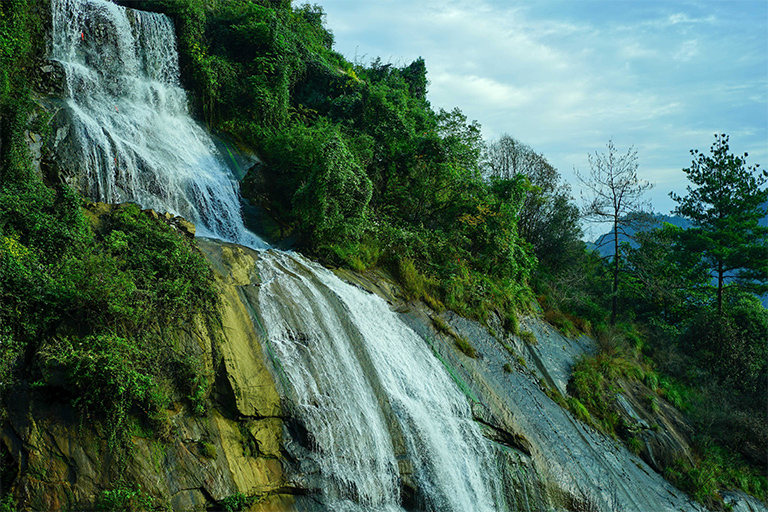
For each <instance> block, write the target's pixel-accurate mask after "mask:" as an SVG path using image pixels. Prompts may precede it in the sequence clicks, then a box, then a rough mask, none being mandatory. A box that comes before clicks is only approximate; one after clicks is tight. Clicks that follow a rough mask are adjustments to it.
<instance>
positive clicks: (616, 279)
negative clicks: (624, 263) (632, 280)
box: [611, 221, 619, 325]
mask: <svg viewBox="0 0 768 512" xmlns="http://www.w3.org/2000/svg"><path fill="white" fill-rule="evenodd" d="M613 248H614V256H613V293H612V294H611V295H612V298H611V325H613V324H615V323H616V310H617V309H618V306H619V223H618V221H617V222H614V223H613Z"/></svg>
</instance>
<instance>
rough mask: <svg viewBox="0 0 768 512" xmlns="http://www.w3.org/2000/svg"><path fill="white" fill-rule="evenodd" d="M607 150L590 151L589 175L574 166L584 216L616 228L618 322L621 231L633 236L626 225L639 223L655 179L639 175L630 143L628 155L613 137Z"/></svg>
mask: <svg viewBox="0 0 768 512" xmlns="http://www.w3.org/2000/svg"><path fill="white" fill-rule="evenodd" d="M607 148H608V152H607V153H598V152H595V154H594V155H588V158H589V167H590V171H589V175H588V176H584V175H583V174H582V173H581V172H579V170H578V169H575V170H574V171H575V173H576V177H577V178H578V180H579V181H580V182H581V184H582V185H583V186H584V188H583V189H582V201H583V206H582V217H583V218H584V219H586V220H588V221H592V222H598V223H606V224H607V223H610V224H611V227H612V231H613V243H614V256H613V287H612V290H611V291H612V293H611V323H612V324H613V323H615V322H616V310H617V307H618V290H619V269H620V268H621V252H620V251H619V235H624V236H625V237H629V238H631V233H629V232H628V231H627V230H626V228H627V227H629V226H630V225H635V226H636V225H637V221H638V218H639V217H640V216H641V215H642V213H643V210H644V209H645V207H646V206H647V205H648V203H646V202H645V201H643V194H644V193H645V191H646V190H649V189H651V188H652V187H653V184H652V183H648V182H647V181H644V180H641V179H639V178H638V177H637V166H638V164H637V151H636V150H635V148H634V147H632V146H631V147H630V148H629V150H628V151H627V153H626V154H625V155H621V156H620V155H618V153H617V151H616V146H614V144H613V140H609V141H608V144H607Z"/></svg>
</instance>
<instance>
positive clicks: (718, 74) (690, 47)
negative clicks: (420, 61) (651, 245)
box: [318, 0, 768, 213]
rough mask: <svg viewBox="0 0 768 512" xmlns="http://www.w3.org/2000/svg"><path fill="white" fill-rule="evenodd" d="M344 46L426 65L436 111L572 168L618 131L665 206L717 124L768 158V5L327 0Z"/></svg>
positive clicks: (356, 55)
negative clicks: (461, 116) (457, 112)
mask: <svg viewBox="0 0 768 512" xmlns="http://www.w3.org/2000/svg"><path fill="white" fill-rule="evenodd" d="M318 1H319V3H320V4H321V5H322V6H323V8H324V10H325V12H326V13H327V25H328V27H329V28H330V29H331V30H332V31H333V33H334V36H335V40H336V46H335V48H336V50H337V51H338V52H340V53H341V54H343V55H344V56H346V57H347V58H348V59H349V60H352V61H358V62H361V63H368V62H369V61H370V60H371V59H373V58H375V57H381V58H382V59H383V60H384V61H385V62H392V63H394V64H397V65H406V64H409V63H410V62H412V61H413V60H415V59H416V58H418V57H420V56H421V57H423V58H424V59H425V61H426V64H427V70H428V74H427V78H428V79H429V81H430V86H429V96H428V97H429V100H430V101H431V103H432V105H433V107H434V108H436V109H437V108H440V107H443V108H446V109H452V108H454V107H459V108H460V109H461V110H462V111H463V112H464V113H465V114H466V115H467V117H468V118H469V119H476V120H477V121H479V122H480V124H481V125H482V126H483V135H484V136H485V138H486V140H493V139H494V138H496V137H498V136H499V135H501V134H503V133H509V134H510V135H512V136H513V137H515V138H517V139H519V140H521V141H522V142H525V143H527V144H529V145H531V146H532V147H533V148H534V149H535V150H536V151H538V152H540V153H543V154H544V155H545V156H546V157H547V159H548V160H549V161H550V163H551V164H553V165H554V166H555V167H556V168H557V169H558V170H559V171H560V173H561V174H562V175H563V177H564V178H565V179H566V180H567V181H569V182H571V183H572V185H573V187H574V196H575V197H576V199H577V200H578V196H579V190H578V189H579V187H578V184H577V183H576V182H575V179H574V177H573V169H574V167H575V168H578V169H580V170H581V171H585V172H586V171H588V170H589V163H588V161H587V154H588V153H594V152H596V151H599V152H602V151H604V150H605V145H606V143H607V142H608V140H609V139H613V141H614V144H615V145H616V147H617V148H618V150H619V152H621V153H624V152H626V150H627V149H628V148H629V147H630V146H634V147H635V149H636V150H637V152H638V158H639V164H640V165H639V169H638V173H639V175H640V177H641V178H643V179H646V180H648V181H651V182H653V183H655V184H656V187H655V188H654V189H653V190H652V191H651V192H649V194H648V197H649V199H651V201H652V204H653V207H654V209H655V210H657V211H660V212H662V213H667V212H669V211H670V210H671V209H672V208H674V203H673V202H672V200H671V199H670V198H669V192H670V191H673V190H674V191H675V192H677V193H683V192H684V191H685V187H686V185H687V179H686V176H685V174H684V173H683V172H682V169H683V168H684V167H688V166H689V165H690V163H691V156H690V154H689V150H690V149H699V150H700V151H706V152H708V151H709V147H710V146H711V144H712V142H713V141H714V134H715V133H727V134H729V135H730V142H731V149H732V150H733V151H734V152H735V153H737V154H741V153H744V152H749V158H748V162H749V163H759V164H760V165H761V167H768V1H766V0H760V1H740V0H721V1H714V0H710V1H664V2H655V1H608V0H604V1H586V0H571V1H564V0H561V1H548V0H536V1H514V0H512V1H502V0H410V1H405V0H376V1H373V0H318Z"/></svg>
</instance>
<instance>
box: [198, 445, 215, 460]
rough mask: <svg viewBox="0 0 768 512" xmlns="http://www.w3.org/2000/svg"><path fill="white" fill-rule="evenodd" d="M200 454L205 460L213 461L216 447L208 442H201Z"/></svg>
mask: <svg viewBox="0 0 768 512" xmlns="http://www.w3.org/2000/svg"><path fill="white" fill-rule="evenodd" d="M200 454H201V455H202V456H203V457H205V458H206V459H215V458H216V447H215V446H214V445H213V443H210V442H209V441H203V442H202V443H200Z"/></svg>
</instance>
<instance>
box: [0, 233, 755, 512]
mask: <svg viewBox="0 0 768 512" xmlns="http://www.w3.org/2000/svg"><path fill="white" fill-rule="evenodd" d="M199 246H200V248H201V249H202V251H203V253H204V254H205V255H206V257H207V258H208V260H209V261H210V263H211V266H212V268H213V269H214V271H215V274H216V279H217V286H218V289H219V292H220V297H221V301H222V317H221V325H220V330H219V331H218V332H215V333H214V332H207V333H206V334H205V335H202V336H195V337H192V336H187V337H186V338H185V343H187V345H188V347H187V348H188V349H189V350H191V351H199V352H202V353H203V354H204V358H203V359H204V360H205V361H207V365H208V368H206V370H207V371H210V372H211V373H212V374H214V375H215V376H216V377H215V381H216V383H215V386H214V391H213V394H212V395H211V398H210V407H209V412H208V414H207V415H205V416H202V417H200V416H195V415H194V414H192V412H191V411H189V410H187V409H186V408H185V406H184V405H183V404H181V403H179V404H175V405H174V406H173V408H172V409H171V410H170V411H169V425H168V429H167V431H166V432H165V433H163V435H162V436H161V437H160V438H156V437H153V436H151V435H148V434H142V432H141V430H140V429H138V428H137V431H136V432H135V434H134V436H133V451H132V454H131V456H130V458H129V460H128V461H127V462H126V465H125V468H124V470H122V471H121V472H120V473H119V474H117V473H116V471H115V468H116V467H118V466H117V465H116V464H115V463H114V462H115V461H114V460H113V454H112V452H111V451H110V449H109V446H108V444H107V441H106V439H105V438H104V436H103V435H102V429H101V428H100V427H99V425H98V424H93V423H91V422H90V421H89V420H88V419H87V418H77V417H76V415H75V413H74V411H73V409H72V408H71V407H70V406H69V405H66V404H62V403H58V402H57V401H56V400H54V399H51V400H50V401H40V400H39V399H38V400H32V398H31V397H32V396H33V395H32V393H23V394H22V395H20V396H18V398H17V400H16V401H15V403H14V406H13V408H12V409H11V410H10V411H9V415H8V420H7V421H6V423H5V424H4V426H3V430H2V436H0V445H1V446H2V452H3V465H4V470H3V471H4V474H5V475H8V474H11V473H12V474H13V477H14V478H13V479H11V480H12V481H13V487H14V495H15V497H16V498H17V503H18V504H19V506H20V508H22V509H27V510H61V509H71V508H89V507H93V506H94V505H96V504H97V502H98V500H99V498H100V497H101V496H103V491H105V490H107V489H114V488H115V487H116V485H115V484H116V482H119V485H121V486H123V487H125V488H126V489H134V490H138V489H140V491H141V493H143V494H144V495H146V496H150V497H152V500H153V501H152V503H154V504H155V505H167V506H170V507H172V508H173V509H174V510H202V509H204V508H206V507H211V506H214V507H215V506H216V504H217V503H218V504H219V506H221V503H222V502H223V500H225V499H226V498H228V497H230V496H232V495H235V494H236V493H242V494H244V495H248V496H252V497H254V498H255V500H254V501H253V502H252V505H251V507H252V508H251V510H259V511H261V510H264V511H267V510H274V511H278V510H281V511H282V510H285V511H288V510H318V511H319V510H332V509H333V508H332V507H329V505H328V502H327V501H326V500H325V498H324V497H323V496H322V494H321V493H322V489H323V484H322V478H323V477H322V473H323V470H324V468H322V467H319V466H318V465H317V463H316V461H315V460H314V459H313V457H312V450H316V449H317V445H316V443H314V442H313V440H312V438H311V436H310V435H308V432H307V430H306V429H305V428H304V422H305V420H304V419H303V418H302V417H299V416H297V415H296V411H295V410H290V409H289V408H287V407H286V406H285V404H286V397H285V396H284V393H285V389H286V385H285V383H281V382H280V381H281V379H283V378H284V375H282V374H281V370H280V368H279V367H276V365H279V361H278V360H277V359H276V358H275V354H266V353H265V347H266V348H269V345H268V344H265V342H266V339H265V333H266V332H267V331H266V329H265V328H264V325H262V323H261V322H262V319H260V318H259V310H260V307H261V306H260V305H259V293H258V292H259V289H260V288H261V287H262V286H263V285H264V283H263V280H262V279H263V277H262V276H260V275H259V274H260V272H259V270H258V268H259V267H258V262H259V260H260V258H263V257H264V253H259V252H256V251H252V250H250V249H247V248H243V247H240V246H237V245H234V244H226V243H221V242H213V241H207V240H199ZM337 275H338V276H339V277H340V278H341V279H343V280H344V281H346V282H347V283H350V284H351V285H353V286H356V287H358V288H363V289H365V290H368V291H369V292H371V293H375V294H377V295H379V296H381V297H382V298H384V299H385V300H387V301H388V302H389V303H390V305H391V306H392V307H393V308H396V310H397V311H398V315H399V316H400V318H401V319H402V320H404V321H405V322H406V323H407V324H408V325H409V326H410V327H411V329H413V330H414V331H415V332H416V333H418V334H419V336H420V337H421V338H422V340H423V343H425V344H426V345H428V346H429V348H430V350H431V351H432V353H433V354H434V356H435V357H436V358H438V359H439V360H440V361H441V363H442V366H443V367H444V368H445V370H446V371H447V372H448V373H449V374H450V376H451V378H452V380H453V381H454V383H455V384H456V385H457V386H458V388H459V389H461V390H462V392H463V393H464V395H465V396H466V399H467V400H468V401H469V402H470V403H471V405H472V415H473V416H474V420H475V422H476V423H477V424H478V425H480V426H481V429H482V431H483V433H484V435H485V437H486V438H487V439H489V440H491V445H492V446H493V451H494V459H495V461H496V466H497V469H498V472H499V475H500V479H501V486H502V488H503V493H504V496H505V497H504V502H505V507H506V508H508V509H509V510H520V511H537V510H579V511H581V510H589V511H614V510H622V511H638V512H641V511H642V512H645V511H651V510H652V511H670V512H671V511H680V510H685V511H697V510H703V509H702V507H700V506H699V505H698V504H695V503H693V502H692V501H691V500H690V499H689V498H688V497H687V496H685V495H684V494H683V493H681V492H679V491H678V490H676V489H674V488H673V487H672V486H671V485H669V484H668V483H667V482H666V481H665V480H663V478H661V476H660V475H659V474H658V473H656V472H655V471H654V470H653V469H652V468H651V467H650V466H649V465H648V464H647V463H646V462H645V461H644V460H642V459H641V458H640V457H638V456H635V455H633V454H631V453H630V452H628V451H627V450H626V449H625V448H624V447H623V446H621V445H620V444H619V443H618V442H616V441H614V440H613V439H610V438H608V437H606V436H604V435H603V434H600V433H598V432H596V431H594V430H593V429H591V428H589V427H587V426H586V425H584V424H582V423H581V422H579V421H578V420H576V419H575V418H573V417H572V416H571V415H570V414H569V413H568V412H566V411H565V410H563V409H562V408H561V407H560V406H558V405H557V403H555V401H553V400H552V399H551V398H550V397H549V396H548V394H547V390H549V394H550V395H551V394H552V393H551V391H552V389H553V388H554V389H560V388H562V390H563V391H564V390H565V383H566V382H567V379H568V370H569V366H570V365H571V364H572V363H573V361H574V358H576V357H578V356H579V355H580V354H583V353H585V352H588V351H589V350H592V347H593V344H592V342H591V341H590V340H589V339H587V338H581V339H578V340H573V339H568V338H565V337H563V336H561V335H560V334H559V333H557V332H556V331H555V330H554V329H553V328H551V327H550V326H548V325H547V324H545V323H543V322H541V321H540V320H538V319H536V318H533V317H531V318H527V319H525V320H524V322H523V323H524V326H525V328H526V329H529V330H531V331H532V332H534V333H535V335H536V338H537V343H536V344H526V343H524V342H523V341H522V340H520V339H517V338H516V337H513V336H510V335H500V334H498V333H494V334H495V336H494V335H491V333H489V331H488V329H487V328H485V327H483V326H481V325H479V324H477V323H475V322H472V321H469V320H466V319H464V318H461V317H459V316H457V315H454V314H452V313H450V312H445V313H442V314H440V315H438V314H437V313H435V312H434V311H432V310H430V309H428V308H426V307H425V306H423V305H420V304H413V303H406V302H404V301H402V300H401V299H400V298H399V297H398V294H397V287H396V286H395V285H393V284H392V283H391V282H390V281H388V280H387V278H386V275H384V274H381V273H378V274H369V275H366V276H363V275H360V274H356V273H352V272H349V271H337ZM438 316H439V318H440V319H441V321H442V322H443V323H444V324H447V325H448V326H449V328H448V329H447V330H446V329H445V328H443V329H441V331H442V332H443V333H442V334H441V333H438V332H437V330H436V329H435V328H434V327H435V325H436V321H435V320H434V319H435V318H436V317H438ZM438 322H439V321H438ZM197 331H198V332H204V330H201V329H197ZM446 332H447V333H448V334H445V333H446ZM499 332H501V331H499ZM452 335H455V336H460V337H463V338H465V339H466V340H468V341H469V342H470V343H471V344H472V345H473V346H474V347H475V349H476V351H477V352H478V354H479V355H478V357H477V358H470V357H467V356H466V355H464V354H463V353H462V352H461V351H460V350H459V349H458V348H457V346H456V343H455V339H454V337H453V336H452ZM505 345H506V347H505ZM510 349H512V352H515V353H516V354H512V353H511V352H510ZM281 375H282V376H281ZM414 378H418V376H414ZM281 395H283V396H281ZM630 396H631V395H630ZM626 402H627V407H628V408H632V407H633V405H632V399H631V398H630V399H627V400H626ZM633 410H634V409H633ZM634 414H635V416H637V417H638V421H643V420H642V415H641V414H638V413H637V411H635V412H634ZM385 417H390V421H392V422H394V418H393V417H392V414H391V411H390V414H389V415H387V414H385ZM391 430H392V431H396V430H397V429H396V428H391ZM660 432H661V433H662V434H663V435H667V434H668V432H667V430H666V429H664V428H663V427H662V428H661V429H660ZM665 432H667V434H665ZM393 440H394V441H393V442H395V444H398V442H397V436H393ZM399 444H400V445H401V450H400V452H401V455H402V456H401V457H400V462H399V463H398V465H399V474H400V480H401V497H402V502H403V504H404V506H405V508H406V509H413V510H419V509H421V507H420V506H419V502H418V499H416V498H415V497H417V496H418V495H419V492H420V490H419V488H418V487H419V483H418V481H416V480H415V479H414V475H413V474H412V471H413V462H412V461H411V460H410V459H409V457H410V456H411V455H408V453H407V449H406V448H404V447H403V443H402V441H401V442H400V443H399ZM5 480H6V481H7V480H8V478H7V476H6V478H5ZM727 498H728V500H730V501H731V502H733V503H734V505H735V506H736V507H737V509H738V510H765V508H764V507H762V506H761V505H760V504H758V503H756V502H754V501H753V500H750V499H749V498H747V497H745V496H742V495H733V496H731V495H729V496H728V497H727ZM409 500H411V501H409Z"/></svg>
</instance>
